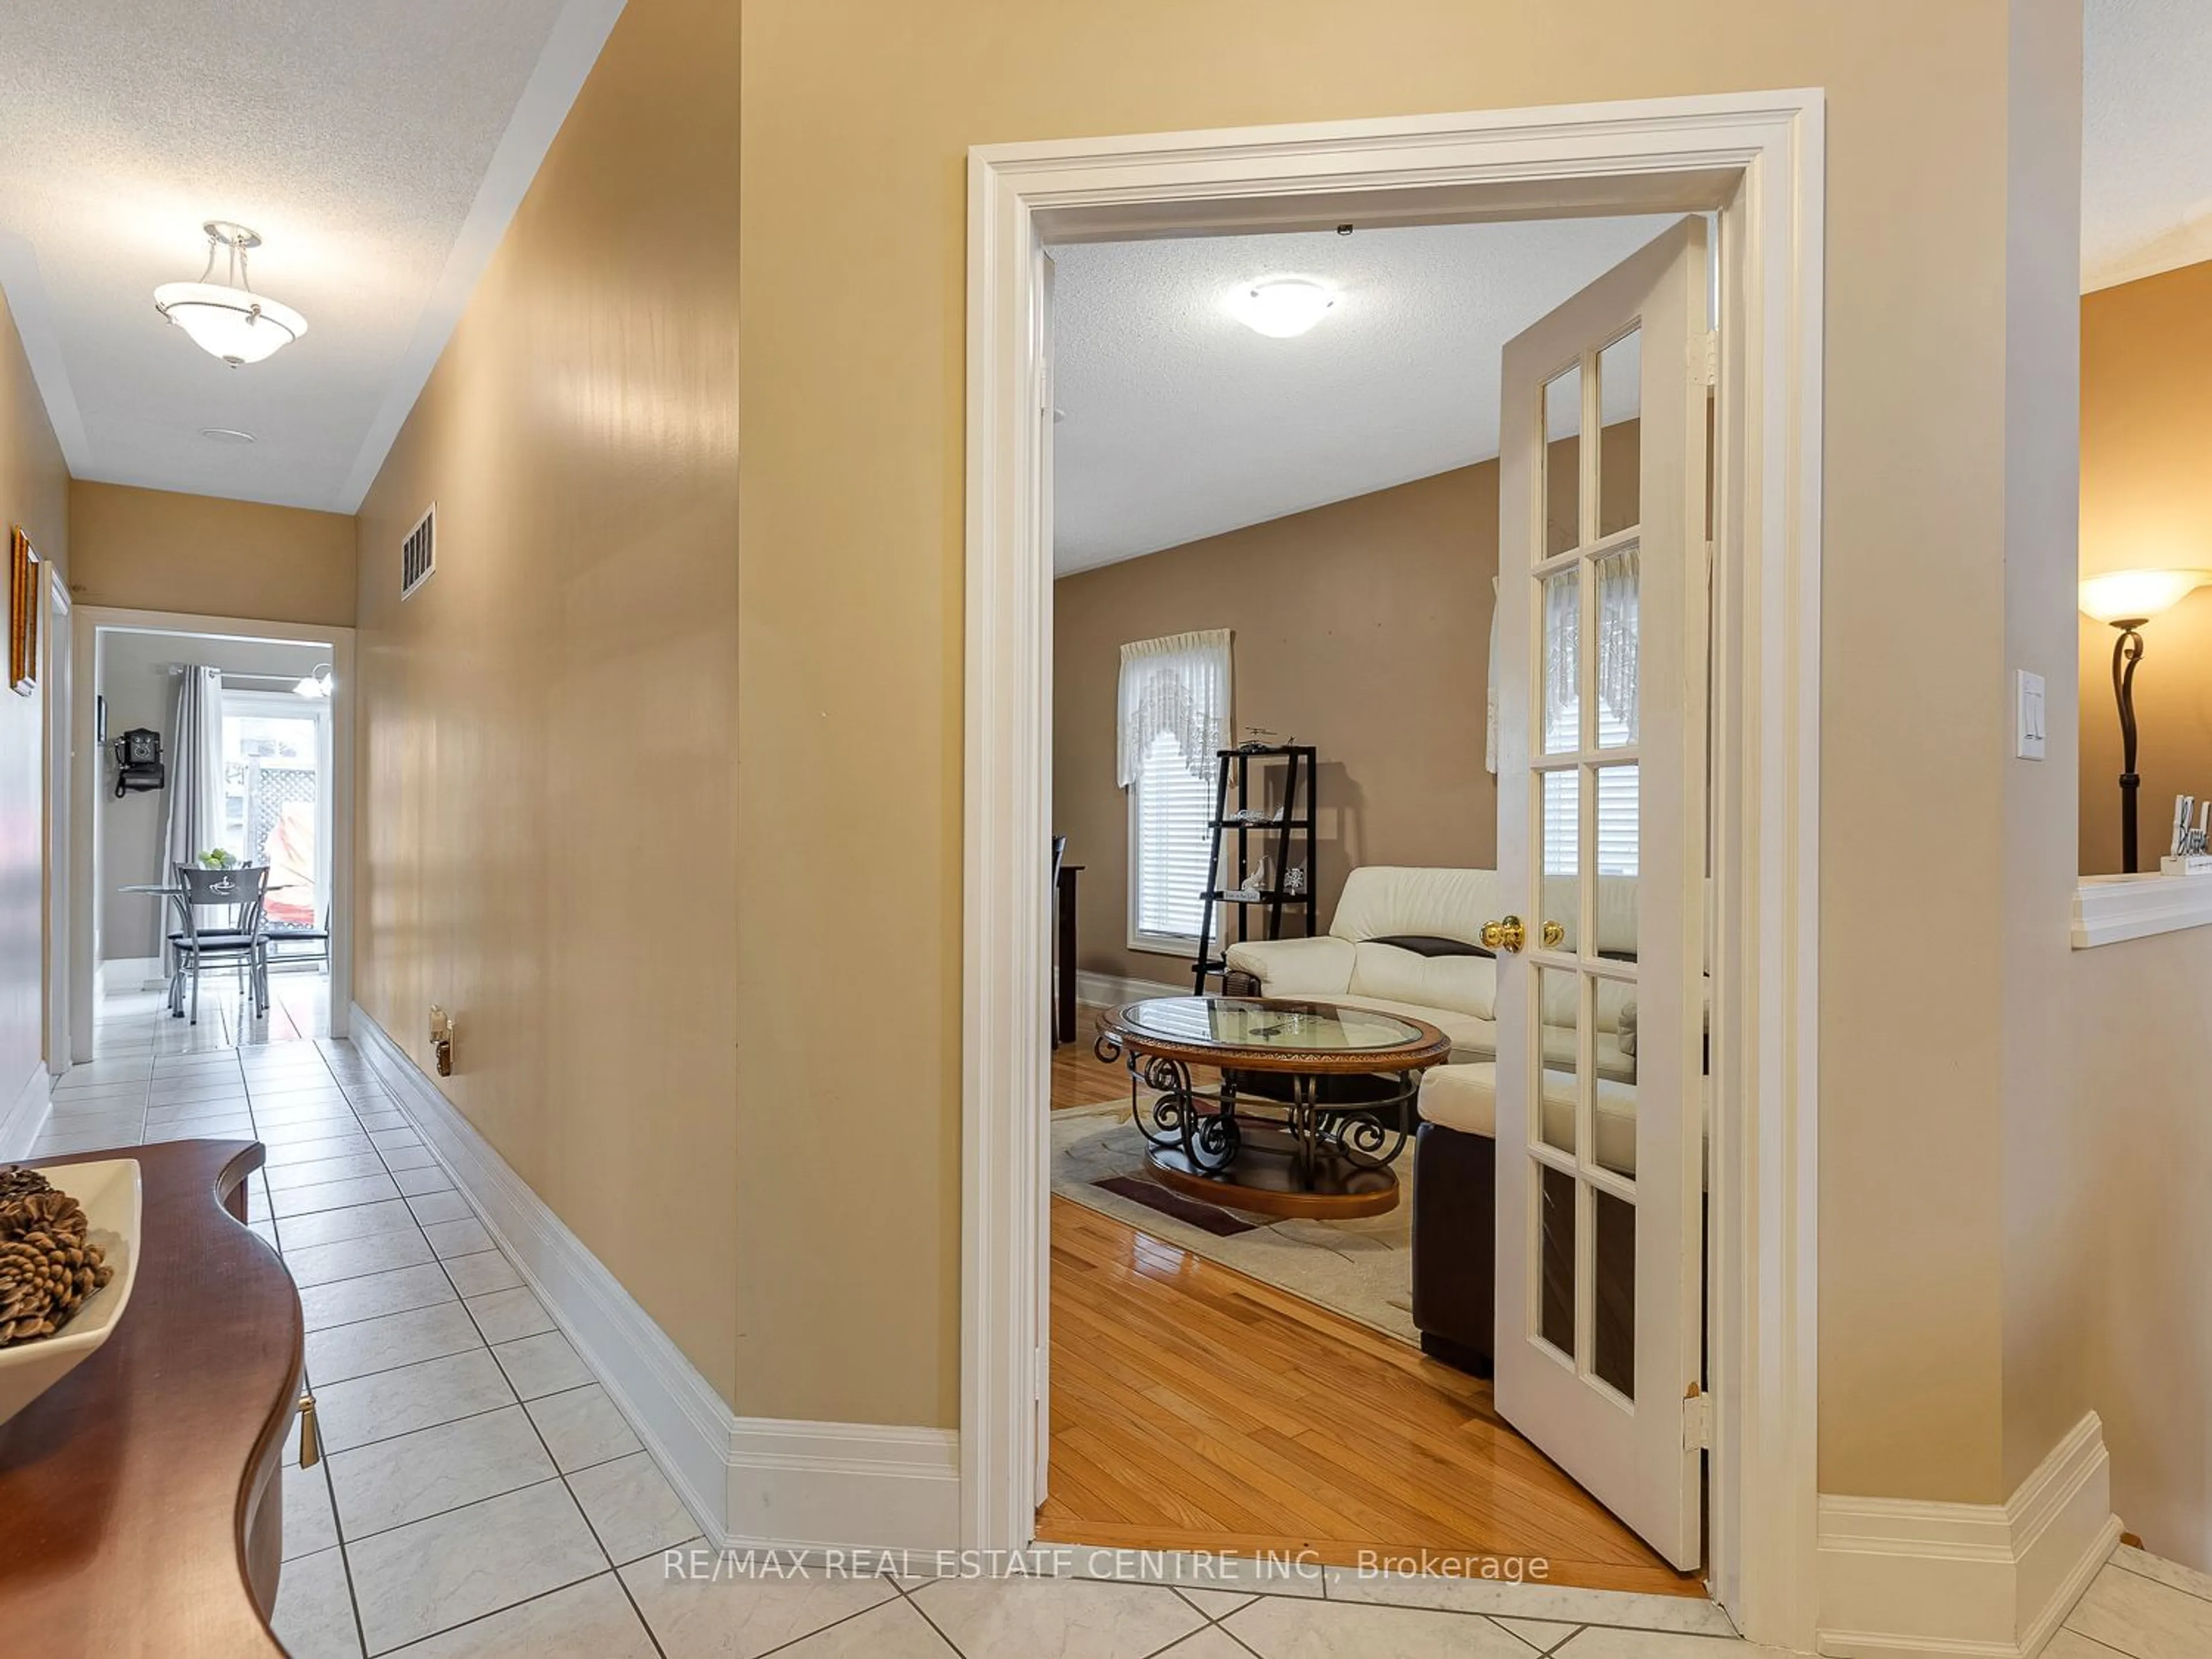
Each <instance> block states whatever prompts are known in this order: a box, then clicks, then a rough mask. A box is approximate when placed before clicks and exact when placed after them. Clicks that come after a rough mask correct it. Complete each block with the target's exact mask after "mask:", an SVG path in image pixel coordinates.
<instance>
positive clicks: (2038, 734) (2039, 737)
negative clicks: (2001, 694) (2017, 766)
mask: <svg viewBox="0 0 2212 1659" xmlns="http://www.w3.org/2000/svg"><path fill="white" fill-rule="evenodd" d="M2012 678H2013V745H2012V752H2013V754H2014V755H2015V757H2018V758H2019V759H2021V760H2033V761H2039V760H2041V759H2042V758H2043V708H2044V702H2043V676H2042V675H2040V674H2031V673H2029V672H2028V671H2027V670H2026V669H2025V668H2021V669H2015V671H2013V677H2012Z"/></svg>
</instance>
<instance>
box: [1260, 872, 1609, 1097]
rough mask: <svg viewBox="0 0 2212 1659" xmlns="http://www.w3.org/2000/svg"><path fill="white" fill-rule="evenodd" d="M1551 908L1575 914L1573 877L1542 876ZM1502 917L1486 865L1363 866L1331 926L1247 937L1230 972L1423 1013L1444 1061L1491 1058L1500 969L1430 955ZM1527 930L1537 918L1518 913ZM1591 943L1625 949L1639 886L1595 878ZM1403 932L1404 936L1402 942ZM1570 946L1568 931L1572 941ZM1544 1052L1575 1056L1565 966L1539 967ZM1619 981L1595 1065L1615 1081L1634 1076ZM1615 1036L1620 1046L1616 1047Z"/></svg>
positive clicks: (1604, 993) (1474, 936) (1554, 1059)
mask: <svg viewBox="0 0 2212 1659" xmlns="http://www.w3.org/2000/svg"><path fill="white" fill-rule="evenodd" d="M1547 900H1548V903H1547V910H1548V912H1549V913H1550V914H1551V915H1556V916H1569V915H1573V914H1574V885H1573V882H1572V879H1571V878H1554V879H1553V881H1551V882H1549V883H1547ZM1505 914H1506V906H1505V904H1504V900H1503V898H1502V896H1501V892H1500V888H1499V884H1498V872H1496V871H1495V870H1443V869H1415V868H1407V867H1402V866H1393V865H1368V866H1364V867H1363V868H1360V869H1358V870H1354V871H1353V872H1352V874H1351V876H1350V877H1349V878H1347V879H1346V882H1345V884H1344V896H1343V897H1342V898H1340V900H1338V901H1337V906H1336V915H1334V917H1333V918H1331V920H1330V921H1329V927H1328V933H1324V934H1322V935H1321V936H1320V937H1318V938H1316V939H1270V940H1256V939H1255V940H1250V941H1248V942H1246V943H1244V944H1242V945H1231V946H1230V947H1229V956H1228V963H1229V968H1230V971H1231V972H1232V973H1243V974H1248V975H1251V977H1252V978H1253V979H1254V980H1255V981H1258V984H1259V988H1260V994H1261V995H1262V996H1270V997H1315V998H1322V999H1326V1000H1328V1001H1331V1002H1339V1003H1343V1004H1346V1005H1347V1006H1352V1007H1355V1008H1374V1009H1378V1010H1381V1011H1383V1012H1387V1013H1395V1014H1406V1015H1409V1016H1411V1017H1413V1018H1416V1019H1425V1020H1427V1021H1428V1022H1429V1023H1430V1024H1431V1025H1435V1026H1437V1027H1438V1028H1439V1029H1441V1030H1443V1033H1444V1035H1445V1036H1449V1038H1450V1039H1451V1041H1452V1054H1451V1058H1452V1063H1453V1064H1454V1065H1462V1064H1467V1063H1469V1062H1474V1061H1480V1060H1495V1059H1496V1058H1497V1056H1498V1024H1497V1020H1498V1012H1497V1006H1496V998H1497V989H1498V969H1497V964H1496V963H1495V962H1494V961H1493V960H1492V958H1491V957H1490V956H1489V954H1488V953H1487V952H1484V953H1483V954H1480V955H1436V954H1429V953H1428V952H1430V951H1434V950H1435V949H1436V948H1437V946H1438V945H1440V944H1443V945H1455V946H1457V947H1459V948H1460V949H1462V950H1473V951H1480V939H1481V935H1482V924H1483V923H1485V922H1486V921H1497V920H1498V919H1499V918H1500V917H1502V916H1504V915H1505ZM1522 920H1523V921H1525V922H1527V923H1528V927H1529V931H1530V932H1531V933H1534V931H1535V929H1536V927H1537V926H1538V918H1536V917H1534V916H1524V917H1523V918H1522ZM1597 931H1598V938H1597V949H1598V950H1599V951H1601V952H1607V951H1612V952H1618V953H1620V954H1622V955H1624V956H1632V955H1633V953H1634V951H1635V949H1636V883H1635V882H1634V881H1633V880H1631V879H1626V878H1617V877H1604V876H1601V877H1600V878H1598V884H1597ZM1400 941H1403V942H1400ZM1568 942H1569V945H1570V946H1571V945H1572V944H1573V940H1572V939H1569V941H1568ZM1546 978H1547V983H1546V984H1545V986H1544V987H1543V996H1544V1016H1543V1018H1544V1060H1545V1064H1546V1065H1547V1066H1562V1067H1569V1068H1571V1067H1572V1066H1574V1064H1575V994H1576V993H1575V986H1574V984H1573V981H1572V980H1571V978H1570V976H1569V975H1564V974H1559V975H1547V976H1546ZM1628 988H1629V987H1625V986H1622V985H1620V984H1617V983H1613V982H1610V981H1601V982H1600V984H1599V986H1598V988H1597V994H1596V1002H1597V1006H1596V1011H1595V1012H1596V1022H1595V1023H1596V1030H1595V1032H1594V1033H1593V1036H1594V1040H1595V1054H1594V1060H1595V1071H1596V1073H1597V1075H1598V1076H1599V1077H1600V1078H1601V1079H1609V1080H1611V1081H1613V1082H1618V1083H1632V1082H1634V1081H1635V1079H1636V1056H1635V1054H1634V1052H1633V1048H1634V1041H1635V1040H1634V1036H1633V1035H1632V1033H1633V1030H1634V1020H1635V1015H1634V1012H1633V1010H1632V1009H1631V1010H1630V1011H1629V1014H1628V1019H1627V1022H1626V1023H1627V1026H1628V1030H1627V1031H1626V1032H1624V1031H1623V1030H1622V1025H1623V1021H1622V1018H1621V1015H1622V1010H1623V1006H1624V1005H1625V1004H1626V1003H1627V1002H1628V1000H1629V997H1628ZM1624 1037H1626V1043H1627V1046H1626V1047H1624V1046H1623V1041H1624Z"/></svg>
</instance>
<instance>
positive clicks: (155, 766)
mask: <svg viewBox="0 0 2212 1659" xmlns="http://www.w3.org/2000/svg"><path fill="white" fill-rule="evenodd" d="M115 766H116V772H115V799H118V800H121V799H123V798H124V796H125V795H129V794H134V793H137V792H138V791H139V790H142V789H160V788H161V787H164V786H166V785H167V783H168V781H169V769H168V768H167V767H166V766H164V765H162V764H161V733H160V732H151V731H149V730H148V729H147V728H146V727H144V726H132V727H131V729H130V730H129V731H128V732H125V733H124V734H123V735H122V736H121V737H119V738H116V740H115Z"/></svg>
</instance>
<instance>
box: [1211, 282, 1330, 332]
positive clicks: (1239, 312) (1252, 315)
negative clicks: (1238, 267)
mask: <svg viewBox="0 0 2212 1659" xmlns="http://www.w3.org/2000/svg"><path fill="white" fill-rule="evenodd" d="M1335 304H1336V293H1335V290H1334V289H1328V288H1324V287H1323V286H1322V284H1321V283H1316V282H1310V281H1309V280H1308V279H1307V278H1305V277H1304V276H1271V277H1269V278H1268V279H1267V281H1265V282H1261V283H1240V284H1239V285H1238V286H1237V288H1235V289H1232V290H1231V292H1230V295H1229V309H1230V310H1231V312H1232V313H1235V314H1236V317H1237V320H1238V321H1239V322H1241V323H1243V325H1244V326H1245V327H1247V328H1249V329H1251V330H1252V331H1255V333H1260V334H1264V335H1266V336H1267V337H1268V338H1270V339H1273V340H1287V339H1290V338H1291V337H1294V336H1296V335H1300V334H1303V333H1304V332H1305V331H1307V330H1308V329H1310V328H1311V327H1312V326H1313V325H1315V324H1316V323H1317V322H1319V321H1320V320H1321V319H1322V318H1324V317H1326V316H1328V313H1329V312H1330V310H1331V309H1332V308H1333V307H1334V306H1335Z"/></svg>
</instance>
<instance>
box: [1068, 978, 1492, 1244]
mask: <svg viewBox="0 0 2212 1659" xmlns="http://www.w3.org/2000/svg"><path fill="white" fill-rule="evenodd" d="M1097 1052H1098V1055H1099V1057H1100V1058H1101V1059H1102V1060H1116V1059H1125V1060H1127V1064H1128V1067H1129V1087H1130V1113H1131V1115H1132V1116H1133V1118H1134V1119H1135V1121H1136V1125H1137V1128H1138V1131H1139V1133H1142V1134H1143V1136H1144V1137H1145V1139H1146V1143H1147V1145H1148V1147H1149V1150H1148V1151H1147V1152H1146V1155H1145V1162H1146V1165H1147V1166H1148V1167H1149V1168H1150V1170H1152V1175H1153V1176H1155V1178H1157V1179H1158V1181H1159V1182H1160V1183H1161V1184H1162V1185H1163V1186H1166V1187H1171V1188H1175V1189H1176V1191H1178V1192H1182V1193H1186V1194H1190V1195H1191V1196H1193V1197H1195V1198H1202V1199H1205V1200H1207V1201H1208V1202H1210V1203H1214V1204H1221V1205H1225V1206H1229V1207H1230V1208H1231V1209H1239V1210H1252V1211H1256V1212H1259V1213H1261V1214H1263V1215H1279V1216H1300V1217H1308V1218H1318V1219H1329V1218H1338V1219H1345V1218H1352V1217H1356V1216H1370V1215H1382V1214H1383V1213H1384V1212H1387V1211H1389V1210H1392V1209H1395V1207H1396V1206H1397V1203H1398V1177H1397V1175H1396V1173H1395V1171H1394V1170H1392V1169H1391V1168H1390V1165H1391V1164H1393V1163H1394V1162H1395V1161H1396V1159H1397V1158H1398V1155H1399V1154H1400V1153H1401V1152H1403V1151H1404V1150H1405V1147H1406V1142H1407V1139H1408V1138H1409V1137H1410V1135H1411V1134H1412V1133H1413V1097H1414V1096H1415V1095H1416V1094H1417V1093H1418V1092H1419V1087H1420V1075H1421V1073H1422V1072H1423V1071H1425V1069H1427V1068H1428V1067H1429V1066H1434V1065H1436V1064H1437V1063H1438V1062H1439V1061H1441V1060H1444V1059H1445V1058H1447V1057H1448V1056H1449V1054H1450V1053H1451V1040H1450V1039H1449V1037H1447V1036H1445V1035H1444V1034H1443V1032H1442V1031H1440V1030H1437V1028H1436V1027H1435V1026H1433V1025H1431V1024H1429V1023H1428V1022H1427V1021H1425V1020H1419V1019H1410V1018H1405V1017H1403V1016H1401V1015H1398V1014H1385V1013H1379V1012H1375V1011H1373V1010H1371V1009H1366V1008H1347V1007H1340V1006H1338V1005H1337V1004H1335V1003H1333V1002H1304V1001H1296V1000H1285V999H1278V998H1273V997H1200V996H1191V997H1155V998H1153V999H1152V1000H1149V1001H1145V1002H1131V1003H1126V1004H1124V1005H1123V1006H1121V1007H1119V1008H1116V1009H1115V1011H1114V1012H1112V1013H1111V1014H1109V1015H1108V1016H1107V1017H1106V1021H1105V1025H1104V1028H1103V1030H1101V1031H1100V1033H1099V1036H1098V1042H1097ZM1192 1066H1212V1067H1214V1068H1217V1069H1218V1071H1219V1072H1220V1073H1221V1081H1220V1083H1219V1085H1218V1086H1214V1087H1206V1086H1202V1085H1195V1084H1194V1083H1193V1081H1192V1079H1191V1067H1192ZM1147 1093H1149V1094H1150V1095H1151V1096H1152V1100H1151V1103H1150V1104H1149V1105H1147V1104H1146V1101H1145V1096H1146V1094H1147Z"/></svg>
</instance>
